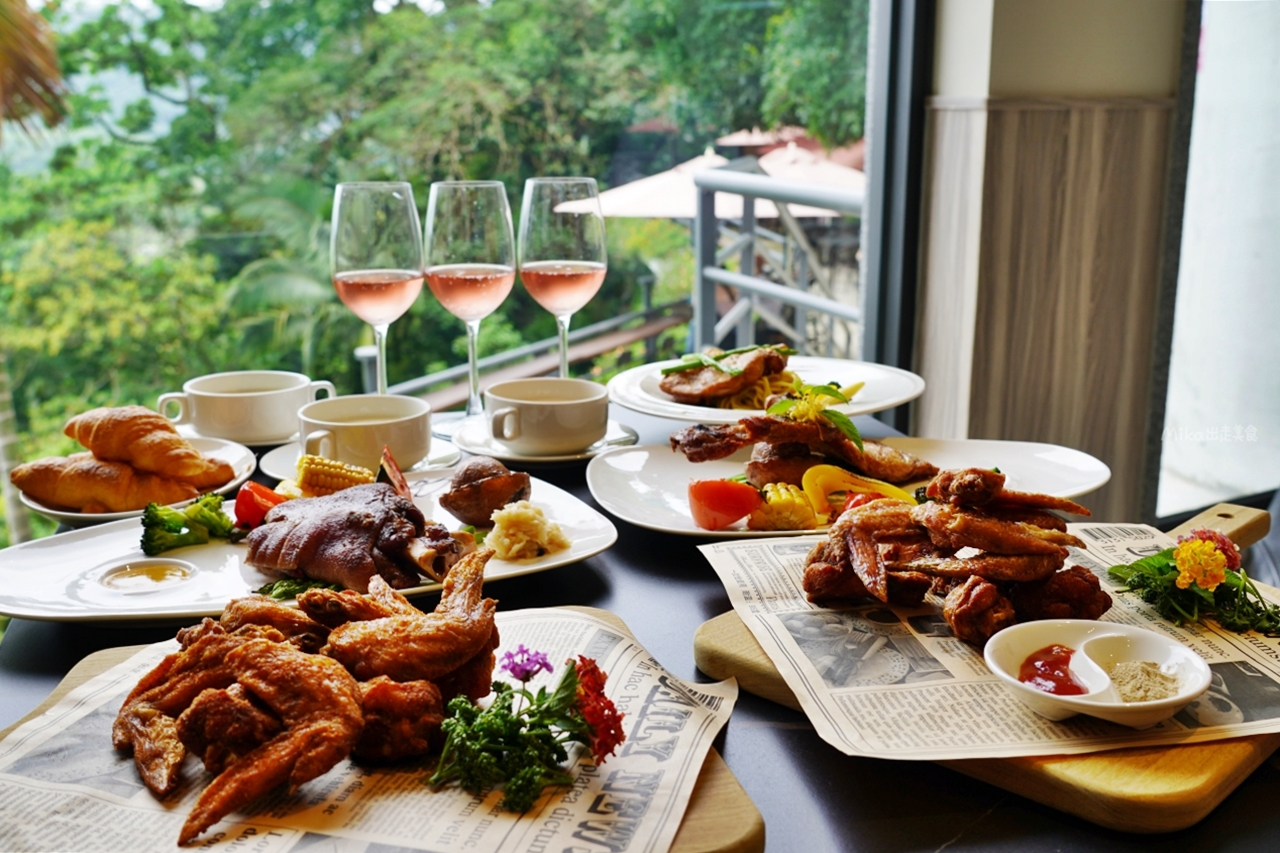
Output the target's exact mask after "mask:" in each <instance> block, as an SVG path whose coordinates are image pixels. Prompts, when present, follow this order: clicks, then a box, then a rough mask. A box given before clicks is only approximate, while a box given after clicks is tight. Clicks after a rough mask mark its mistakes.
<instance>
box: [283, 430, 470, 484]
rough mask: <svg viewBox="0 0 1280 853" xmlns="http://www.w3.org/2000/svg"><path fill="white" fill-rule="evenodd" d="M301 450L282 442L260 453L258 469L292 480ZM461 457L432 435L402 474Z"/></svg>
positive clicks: (295, 444)
mask: <svg viewBox="0 0 1280 853" xmlns="http://www.w3.org/2000/svg"><path fill="white" fill-rule="evenodd" d="M301 452H302V446H301V445H299V444H298V442H296V441H291V442H289V443H288V444H282V445H280V446H279V447H277V448H275V449H274V450H269V451H267V452H266V453H264V454H262V458H261V459H259V460H258V470H260V471H261V472H262V473H264V474H266V475H267V476H268V477H275V478H276V479H277V480H292V479H294V478H296V477H297V476H298V456H299V455H300V454H301ZM461 458H462V452H461V451H460V450H458V448H456V447H454V446H453V445H452V444H450V443H449V442H447V441H445V440H444V439H442V438H435V437H434V436H433V437H432V439H431V449H430V450H429V451H428V452H427V458H426V459H424V460H422V461H421V462H419V463H418V464H417V465H414V466H413V467H412V468H410V469H409V470H408V471H405V472H404V475H405V478H406V479H409V480H414V479H417V478H418V477H419V476H421V475H423V474H427V473H430V472H432V471H436V470H440V469H442V468H448V467H449V466H451V465H455V464H457V462H458V460H459V459H461Z"/></svg>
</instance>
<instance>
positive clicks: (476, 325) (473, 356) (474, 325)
mask: <svg viewBox="0 0 1280 853" xmlns="http://www.w3.org/2000/svg"><path fill="white" fill-rule="evenodd" d="M479 339H480V321H479V320H468V321H467V365H468V367H469V368H470V370H469V372H470V378H471V393H470V394H469V395H468V396H467V416H468V417H470V416H471V415H478V414H480V413H481V412H483V411H484V407H483V406H482V405H481V403H480V365H479V362H478V359H479V356H478V354H477V352H476V345H477V342H478V341H479Z"/></svg>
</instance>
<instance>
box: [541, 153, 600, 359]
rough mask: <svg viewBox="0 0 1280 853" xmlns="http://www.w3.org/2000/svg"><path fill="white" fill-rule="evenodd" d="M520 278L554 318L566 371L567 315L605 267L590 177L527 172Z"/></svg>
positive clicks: (589, 293)
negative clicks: (543, 175) (534, 175)
mask: <svg viewBox="0 0 1280 853" xmlns="http://www.w3.org/2000/svg"><path fill="white" fill-rule="evenodd" d="M519 261H520V280H521V281H522V282H524V287H525V290H527V291H529V295H530V296H532V297H533V298H534V299H535V300H536V301H537V303H538V304H539V305H541V306H542V307H543V308H546V309H547V310H548V311H550V312H551V313H552V314H554V315H555V318H556V330H557V331H558V332H559V336H560V375H561V376H568V375H569V321H570V320H571V319H572V318H573V314H574V312H575V311H579V310H581V309H582V308H583V307H584V306H585V305H586V304H587V303H588V302H590V301H591V299H592V297H594V296H595V295H596V293H597V292H598V291H599V290H600V285H601V284H603V283H604V277H605V272H606V271H607V270H608V254H607V252H606V249H605V240H604V216H603V215H602V214H601V212H600V194H599V192H598V191H597V189H596V182H595V179H593V178H530V179H529V180H527V181H525V183H524V200H523V202H522V204H521V207H520V244H519Z"/></svg>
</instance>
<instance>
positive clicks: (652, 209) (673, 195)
mask: <svg viewBox="0 0 1280 853" xmlns="http://www.w3.org/2000/svg"><path fill="white" fill-rule="evenodd" d="M794 150H796V151H799V152H800V153H799V155H794V156H786V155H788V149H779V150H778V151H777V152H770V154H766V155H765V157H771V160H770V164H771V165H770V166H769V167H768V168H763V167H764V166H765V163H764V158H761V160H760V162H759V163H758V164H757V161H756V158H754V157H743V158H740V159H738V160H734V161H732V162H731V161H729V160H727V159H726V158H724V157H722V156H720V155H719V154H716V153H715V152H713V151H711V150H710V149H708V150H707V151H706V152H705V153H703V154H701V155H700V156H698V157H694V158H693V159H692V160H686V161H685V162H683V163H681V164H679V165H678V166H674V167H672V168H670V169H668V170H667V171H665V172H659V173H658V174H656V175H650V176H648V177H647V178H640V179H639V180H636V181H631V182H630V183H626V184H622V185H621V186H618V187H614V188H613V189H610V190H605V191H604V192H602V193H600V209H601V211H602V212H603V213H604V215H605V216H609V217H636V218H642V219H693V218H694V217H695V216H697V215H698V188H697V185H695V184H694V182H693V176H694V175H696V174H697V173H698V172H701V171H704V170H708V169H720V168H724V169H734V170H737V171H743V172H753V173H757V174H759V173H760V172H761V171H763V172H764V173H765V174H769V175H773V176H774V177H778V178H785V179H788V180H807V181H810V182H813V183H823V184H826V185H828V186H832V185H834V186H842V187H844V186H848V187H850V188H852V189H859V190H861V189H865V187H866V177H865V176H863V175H862V173H861V172H857V171H855V170H853V169H846V168H845V167H843V166H837V165H836V164H834V163H830V162H829V161H823V162H826V163H828V165H829V166H830V169H831V170H834V171H829V170H823V169H822V167H821V165H820V164H819V165H815V163H814V162H813V159H820V155H813V152H809V151H805V150H804V149H802V148H797V149H794ZM775 154H777V155H779V156H773V155H775ZM805 154H809V155H813V159H805V158H804V157H803V156H802V155H805ZM845 173H847V174H845ZM793 176H795V177H793ZM807 176H812V177H807ZM859 179H860V180H861V183H858V181H859ZM579 208H582V210H585V209H586V208H585V207H583V205H582V204H581V203H580V202H568V203H566V204H562V205H560V207H559V209H560V210H563V211H565V212H581V211H579ZM791 213H792V215H793V216H799V217H812V216H832V215H833V212H832V211H830V210H824V209H822V208H817V207H808V206H806V205H799V204H794V205H791ZM716 216H718V217H719V218H721V219H739V218H741V216H742V196H739V195H734V194H733V193H716ZM777 216H778V209H777V208H776V207H775V206H774V204H773V202H771V201H766V200H764V199H757V200H756V217H757V218H759V219H774V218H776V217H777Z"/></svg>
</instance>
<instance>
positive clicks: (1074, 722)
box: [700, 524, 1280, 761]
mask: <svg viewBox="0 0 1280 853" xmlns="http://www.w3.org/2000/svg"><path fill="white" fill-rule="evenodd" d="M1068 527H1069V528H1070V531H1071V532H1072V533H1074V534H1075V535H1076V536H1078V537H1080V538H1081V539H1082V540H1084V541H1085V542H1086V544H1087V545H1088V548H1087V549H1086V550H1083V551H1082V550H1080V549H1077V548H1071V549H1070V551H1071V556H1070V557H1069V558H1068V560H1067V562H1068V564H1076V565H1080V566H1084V567H1085V568H1087V569H1089V570H1090V571H1092V572H1093V573H1094V574H1096V575H1097V576H1098V577H1099V579H1100V580H1101V582H1102V587H1103V589H1105V590H1107V591H1108V592H1110V593H1111V596H1112V599H1113V601H1114V604H1113V605H1112V607H1111V610H1110V611H1108V612H1107V613H1106V614H1105V615H1104V616H1103V619H1102V621H1111V622H1124V623H1128V624H1132V625H1139V626H1141V627H1144V628H1149V629H1151V630H1153V631H1158V632H1160V633H1162V634H1166V635H1168V636H1170V637H1173V638H1175V639H1177V640H1178V641H1180V642H1182V643H1184V644H1186V645H1187V646H1190V647H1191V648H1192V649H1194V650H1195V651H1197V652H1199V653H1200V655H1201V656H1203V657H1204V659H1205V660H1206V661H1208V663H1209V666H1210V669H1212V671H1213V683H1212V684H1211V685H1210V688H1209V691H1208V692H1207V693H1206V694H1204V695H1203V696H1201V697H1200V698H1199V699H1197V700H1195V701H1193V702H1192V703H1191V705H1189V706H1188V707H1187V708H1186V709H1184V710H1183V711H1181V712H1179V713H1178V714H1177V715H1176V716H1174V717H1173V718H1171V719H1169V720H1166V721H1165V722H1163V723H1160V724H1159V725H1157V726H1155V727H1154V728H1151V729H1146V730H1144V731H1135V730H1134V729H1130V728H1127V727H1125V726H1120V725H1117V724H1114V723H1108V722H1106V721H1103V720H1098V719H1095V718H1093V717H1087V716H1075V717H1071V718H1070V719H1067V720H1063V721H1061V722H1051V721H1049V720H1046V719H1044V718H1043V717H1040V716H1038V715H1036V714H1035V713H1034V712H1032V711H1031V710H1030V709H1029V708H1027V707H1026V706H1025V705H1023V704H1022V703H1021V702H1020V701H1018V699H1016V698H1015V697H1014V696H1013V695H1012V693H1010V692H1009V691H1008V690H1007V689H1006V688H1005V686H1004V685H1003V684H1001V682H1000V681H999V680H998V679H997V678H996V677H995V676H994V675H992V674H991V672H990V671H989V670H988V669H987V666H986V663H985V662H984V661H983V659H982V653H981V652H980V651H979V650H977V649H975V648H973V647H972V646H969V645H968V644H966V643H963V642H961V641H960V640H957V639H956V638H955V637H953V636H952V635H951V631H950V629H949V628H948V627H947V625H946V622H945V621H943V619H942V613H941V608H940V607H939V606H937V604H936V603H935V604H930V603H929V601H928V600H926V606H924V607H922V608H919V609H914V610H911V609H905V608H896V607H890V606H888V605H885V604H879V603H876V604H870V605H865V606H857V607H824V606H818V605H814V604H810V603H809V602H808V600H807V599H806V598H805V595H804V591H803V589H802V585H801V584H802V578H803V572H804V560H805V555H806V554H807V553H808V551H809V549H810V548H811V547H812V546H813V544H814V543H815V541H816V540H815V539H813V538H809V537H804V538H788V539H749V540H737V541H731V542H721V543H716V544H712V545H703V546H700V550H701V551H702V552H703V554H704V555H705V556H706V558H707V560H708V561H710V563H711V565H712V567H713V568H714V569H715V571H716V573H717V574H718V575H719V576H720V580H721V581H722V582H723V583H724V586H725V589H726V590H727V591H728V593H729V599H730V601H731V602H732V603H733V607H734V610H735V611H736V612H737V614H738V615H739V616H740V617H741V618H742V620H743V622H744V623H746V625H747V627H748V628H749V629H750V630H751V633H752V634H753V635H754V636H755V638H756V640H757V641H758V642H759V643H760V645H761V646H762V647H763V648H764V650H765V653H766V654H768V656H769V659H770V660H771V661H772V662H773V664H774V666H775V667H776V668H777V670H778V672H779V673H780V674H781V675H782V677H783V679H785V681H786V683H787V686H789V687H790V688H791V690H792V692H793V693H795V695H796V698H797V700H798V701H799V702H800V705H801V707H802V708H803V709H804V712H805V713H806V714H807V715H808V717H809V719H810V721H812V723H813V725H814V728H815V729H816V730H817V732H818V734H819V735H820V736H821V737H822V738H823V739H825V740H826V741H827V742H828V743H830V744H831V745H832V746H834V747H836V748H837V749H839V750H841V751H842V752H845V753H847V754H849V755H864V756H872V757H877V758H898V759H912V760H930V761H937V760H954V759H964V758H1008V757H1013V756H1028V755H1066V754H1078V753H1086V752H1097V751H1101V750H1107V749H1118V748H1121V747H1127V746H1152V745H1165V744H1178V743H1194V742H1199V741H1207V740H1220V739H1223V738H1230V737H1238V736H1241V735H1251V734H1263V733H1268V732H1278V731H1280V639H1278V638H1273V637H1264V636H1262V635H1260V634H1257V633H1256V632H1255V633H1249V634H1236V633H1233V632H1231V631H1227V630H1225V629H1223V628H1220V627H1218V626H1217V625H1216V624H1209V625H1203V624H1194V625H1184V626H1176V625H1173V624H1172V623H1170V622H1168V621H1166V620H1164V619H1162V618H1161V617H1160V616H1158V615H1157V614H1156V612H1155V610H1154V609H1153V608H1151V607H1150V606H1149V605H1147V604H1145V603H1143V602H1142V601H1141V600H1140V599H1139V598H1138V597H1137V596H1136V595H1133V594H1129V593H1125V594H1120V593H1118V592H1117V589H1118V588H1119V587H1118V585H1117V584H1116V583H1115V582H1114V581H1112V580H1111V579H1110V578H1109V577H1108V576H1107V567H1109V566H1112V565H1116V564H1118V563H1130V562H1133V561H1134V560H1136V559H1138V558H1139V557H1143V556H1147V555H1149V554H1154V553H1156V552H1158V551H1160V550H1162V549H1164V548H1167V547H1170V546H1172V545H1173V544H1174V543H1173V541H1172V540H1171V539H1169V537H1167V536H1166V535H1165V534H1163V533H1161V532H1160V531H1158V530H1156V529H1155V528H1152V527H1148V526H1146V525H1136V524H1072V525H1068Z"/></svg>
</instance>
